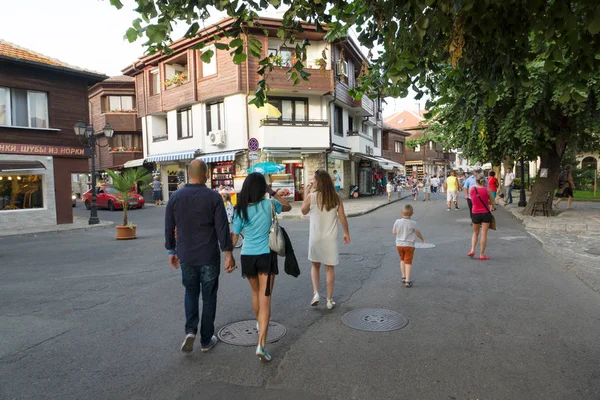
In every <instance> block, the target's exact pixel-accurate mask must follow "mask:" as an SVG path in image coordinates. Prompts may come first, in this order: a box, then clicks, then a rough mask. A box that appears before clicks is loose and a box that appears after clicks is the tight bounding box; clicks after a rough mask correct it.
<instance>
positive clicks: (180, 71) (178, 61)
mask: <svg viewBox="0 0 600 400" xmlns="http://www.w3.org/2000/svg"><path fill="white" fill-rule="evenodd" d="M188 80H189V79H188V56H187V53H184V54H181V55H180V56H178V57H176V58H174V59H171V60H169V61H167V62H166V63H165V87H166V88H167V89H169V88H174V87H177V86H179V85H183V84H184V83H187V82H188Z"/></svg>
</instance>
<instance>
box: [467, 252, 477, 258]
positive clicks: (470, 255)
mask: <svg viewBox="0 0 600 400" xmlns="http://www.w3.org/2000/svg"><path fill="white" fill-rule="evenodd" d="M474 256H475V252H474V251H470V252H469V253H468V254H467V257H474Z"/></svg>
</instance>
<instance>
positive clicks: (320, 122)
mask: <svg viewBox="0 0 600 400" xmlns="http://www.w3.org/2000/svg"><path fill="white" fill-rule="evenodd" d="M260 124H261V126H328V125H329V121H328V120H326V119H310V120H305V121H291V120H283V119H279V118H265V119H263V120H261V121H260Z"/></svg>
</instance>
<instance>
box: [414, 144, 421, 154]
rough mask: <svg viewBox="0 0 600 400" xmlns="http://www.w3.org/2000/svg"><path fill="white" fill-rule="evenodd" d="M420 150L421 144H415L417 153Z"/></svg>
mask: <svg viewBox="0 0 600 400" xmlns="http://www.w3.org/2000/svg"><path fill="white" fill-rule="evenodd" d="M420 151H421V145H420V144H418V145H416V146H415V153H418V152H420Z"/></svg>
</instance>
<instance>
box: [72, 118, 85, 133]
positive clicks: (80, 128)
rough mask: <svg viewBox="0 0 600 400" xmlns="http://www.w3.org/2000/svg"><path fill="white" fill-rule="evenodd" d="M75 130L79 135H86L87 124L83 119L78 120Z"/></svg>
mask: <svg viewBox="0 0 600 400" xmlns="http://www.w3.org/2000/svg"><path fill="white" fill-rule="evenodd" d="M73 130H74V131H75V134H76V135H77V136H84V135H85V125H84V124H83V122H81V121H79V122H77V123H76V124H75V126H73Z"/></svg>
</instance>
